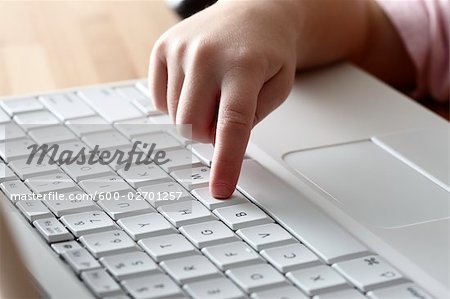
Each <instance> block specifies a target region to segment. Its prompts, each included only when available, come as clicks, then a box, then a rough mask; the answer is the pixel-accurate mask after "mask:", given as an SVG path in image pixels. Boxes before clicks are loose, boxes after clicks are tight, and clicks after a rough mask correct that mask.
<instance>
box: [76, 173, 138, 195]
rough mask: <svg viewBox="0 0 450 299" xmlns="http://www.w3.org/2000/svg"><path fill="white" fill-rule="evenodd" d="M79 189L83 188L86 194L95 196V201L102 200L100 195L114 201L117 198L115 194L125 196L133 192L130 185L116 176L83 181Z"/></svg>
mask: <svg viewBox="0 0 450 299" xmlns="http://www.w3.org/2000/svg"><path fill="white" fill-rule="evenodd" d="M80 187H81V188H83V190H84V191H86V193H87V194H91V195H96V196H97V198H95V200H98V199H102V197H101V196H100V194H102V195H103V196H104V198H105V199H107V198H109V197H110V198H111V199H115V198H117V195H116V194H119V195H125V196H127V195H128V193H129V192H133V190H132V189H131V187H130V185H128V184H127V183H126V182H125V181H124V180H123V179H122V178H121V177H120V176H117V175H111V176H106V177H101V178H96V179H90V180H85V181H82V182H81V183H80ZM115 196H116V197H115ZM125 198H126V197H125Z"/></svg>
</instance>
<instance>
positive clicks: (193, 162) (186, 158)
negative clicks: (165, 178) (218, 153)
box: [160, 149, 202, 172]
mask: <svg viewBox="0 0 450 299" xmlns="http://www.w3.org/2000/svg"><path fill="white" fill-rule="evenodd" d="M165 159H169V161H168V162H167V163H164V164H161V165H160V166H161V168H162V169H164V170H165V171H167V172H173V171H175V170H180V169H186V168H189V169H191V168H196V167H199V166H202V164H201V163H200V160H199V159H197V157H196V156H194V155H192V153H191V152H190V151H188V150H186V149H180V150H173V151H168V152H166V157H165Z"/></svg>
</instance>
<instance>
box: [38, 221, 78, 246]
mask: <svg viewBox="0 0 450 299" xmlns="http://www.w3.org/2000/svg"><path fill="white" fill-rule="evenodd" d="M33 225H34V227H36V229H37V230H38V231H39V232H40V233H41V235H42V236H43V237H44V239H45V240H47V242H49V243H54V242H61V241H68V240H72V239H73V236H72V234H71V233H69V231H68V230H67V229H66V228H65V227H64V225H62V224H61V222H59V221H58V220H57V219H56V218H53V217H52V218H45V219H39V220H36V221H34V222H33Z"/></svg>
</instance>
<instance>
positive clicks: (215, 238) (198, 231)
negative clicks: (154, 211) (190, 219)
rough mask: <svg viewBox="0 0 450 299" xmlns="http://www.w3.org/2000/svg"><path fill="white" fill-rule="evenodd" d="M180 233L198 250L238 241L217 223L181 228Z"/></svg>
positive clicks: (208, 222) (210, 222)
mask: <svg viewBox="0 0 450 299" xmlns="http://www.w3.org/2000/svg"><path fill="white" fill-rule="evenodd" d="M180 232H181V233H182V234H183V235H185V236H186V238H188V239H189V241H191V242H192V243H193V244H194V245H195V246H196V247H198V248H204V247H206V246H213V245H217V244H222V243H229V242H234V241H238V240H239V238H238V237H237V236H236V235H235V234H234V232H233V231H232V230H230V229H229V228H228V227H227V226H226V225H225V224H223V223H222V222H219V221H207V222H201V223H197V224H191V225H186V226H182V227H181V228H180Z"/></svg>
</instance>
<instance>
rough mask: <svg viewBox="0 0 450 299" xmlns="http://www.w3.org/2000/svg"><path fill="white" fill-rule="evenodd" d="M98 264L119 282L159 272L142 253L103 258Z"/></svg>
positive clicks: (152, 262)
mask: <svg viewBox="0 0 450 299" xmlns="http://www.w3.org/2000/svg"><path fill="white" fill-rule="evenodd" d="M100 262H101V263H102V264H103V266H105V267H106V268H107V269H108V270H109V272H111V274H112V275H113V276H114V277H115V278H116V279H119V280H123V279H127V278H132V277H136V276H142V275H148V274H153V273H158V272H161V270H160V269H159V267H158V265H156V263H155V262H154V261H153V260H152V259H151V258H150V257H149V256H148V255H147V254H146V253H144V252H142V251H134V252H128V253H121V254H115V255H111V256H105V257H102V258H101V259H100Z"/></svg>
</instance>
